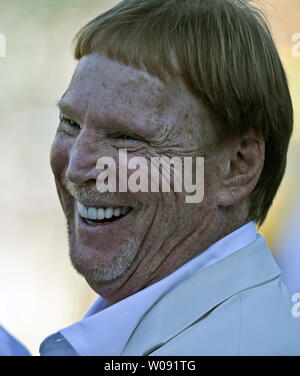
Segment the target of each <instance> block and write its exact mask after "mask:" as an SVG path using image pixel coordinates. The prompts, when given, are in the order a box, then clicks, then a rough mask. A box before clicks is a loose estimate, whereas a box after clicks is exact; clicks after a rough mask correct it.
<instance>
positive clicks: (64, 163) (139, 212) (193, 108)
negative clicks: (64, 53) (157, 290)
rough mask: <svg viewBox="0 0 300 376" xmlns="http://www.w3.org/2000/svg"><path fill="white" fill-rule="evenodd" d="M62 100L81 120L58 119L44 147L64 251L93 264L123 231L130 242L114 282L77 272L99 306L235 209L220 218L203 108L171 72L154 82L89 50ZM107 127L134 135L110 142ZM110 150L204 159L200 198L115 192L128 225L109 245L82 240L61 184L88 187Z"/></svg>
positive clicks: (174, 257)
mask: <svg viewBox="0 0 300 376" xmlns="http://www.w3.org/2000/svg"><path fill="white" fill-rule="evenodd" d="M62 101H63V102H64V103H65V104H67V105H68V106H69V107H71V108H72V119H71V120H73V121H75V122H77V123H79V124H80V125H81V130H78V129H76V128H74V129H71V128H70V127H69V128H66V127H65V126H63V125H62V124H60V126H59V128H58V131H57V135H56V137H55V140H54V142H53V146H52V151H51V166H52V170H53V173H54V175H55V179H56V185H57V190H58V195H59V198H60V201H61V204H62V207H63V210H64V213H65V215H66V217H67V219H68V224H69V226H68V227H69V237H70V244H71V250H70V252H72V253H73V254H75V255H76V256H78V257H79V258H80V259H81V260H82V263H85V264H86V265H93V266H95V265H96V264H97V263H99V262H100V263H104V264H105V263H106V262H108V261H110V260H112V259H113V258H114V257H116V256H117V255H118V252H120V251H119V250H120V247H121V245H122V242H123V241H125V239H126V236H127V235H128V234H127V233H129V232H130V234H133V236H134V240H135V242H136V243H137V244H138V246H139V252H138V254H137V255H136V257H135V261H134V263H133V264H132V265H131V267H130V268H129V269H128V270H126V272H125V273H124V274H123V275H122V276H120V277H119V278H117V279H116V280H113V281H109V282H105V281H103V282H99V281H97V282H95V281H93V280H89V279H88V278H87V276H85V277H86V280H87V282H88V283H89V284H90V286H91V287H92V288H93V289H94V290H95V291H96V292H97V293H98V294H100V295H101V296H102V297H103V298H104V299H105V300H106V301H107V302H108V303H109V304H114V303H116V302H118V301H120V300H122V299H124V298H126V297H127V296H129V295H132V294H134V293H135V292H137V291H139V290H141V289H143V288H145V287H146V286H149V285H150V284H152V283H154V282H156V281H158V280H160V279H162V278H164V277H165V276H167V275H168V274H170V273H172V272H173V271H174V270H175V269H177V268H178V267H180V266H181V265H183V264H185V263H186V262H188V261H189V260H190V259H192V258H193V257H195V256H196V255H198V254H199V253H201V252H203V251H204V250H205V249H206V248H207V247H208V246H210V245H211V244H213V243H214V242H215V241H217V240H218V239H220V238H221V237H223V236H224V235H226V234H227V233H229V232H231V231H232V230H233V229H235V228H237V227H239V226H240V225H241V224H242V223H243V221H244V220H245V215H246V214H247V211H245V210H244V209H245V208H244V206H242V207H239V208H237V210H238V211H237V212H234V211H233V212H232V213H231V214H229V209H228V208H223V207H221V206H220V205H219V204H218V199H217V197H218V194H219V191H220V189H221V188H220V187H221V186H222V184H221V179H222V173H220V171H222V169H223V167H222V166H223V163H225V162H224V161H225V158H224V153H223V154H222V153H221V151H220V150H215V151H214V153H211V152H208V144H209V142H208V136H207V135H208V134H209V133H211V127H212V125H211V123H210V122H209V120H208V119H209V117H208V116H207V111H206V109H205V107H204V106H203V104H202V103H201V102H200V101H199V99H197V98H196V97H195V96H193V95H192V94H191V93H190V92H189V91H188V89H187V88H186V87H185V86H184V84H183V82H182V80H181V79H180V77H177V78H176V79H174V78H172V79H171V78H170V79H169V80H168V83H167V84H163V83H162V82H160V80H159V79H157V78H155V77H152V76H150V75H149V74H148V73H146V72H144V71H140V70H137V69H135V68H133V67H130V66H125V65H122V64H120V63H118V62H116V61H112V60H110V59H108V58H107V57H106V56H104V55H89V56H86V57H83V58H82V59H81V60H80V62H79V64H78V66H77V69H76V71H75V74H74V76H73V78H72V81H71V83H70V86H69V88H68V89H67V91H66V93H65V94H64V96H63V98H62ZM69 117H70V116H69ZM115 119H117V120H120V121H122V122H125V123H127V124H129V127H130V129H127V128H123V127H122V126H120V124H118V123H117V122H115ZM115 132H121V133H122V132H123V133H126V134H134V135H137V136H138V137H140V139H139V138H138V139H137V140H122V139H117V138H114V137H113V134H114V133H115ZM120 148H126V149H128V159H130V158H132V157H134V156H141V157H144V158H146V159H147V160H148V161H149V163H150V158H151V157H162V156H168V157H170V158H172V157H175V156H177V157H185V156H190V157H192V156H194V157H195V156H204V155H205V156H206V157H207V159H206V160H205V194H204V200H203V202H202V203H199V204H186V203H185V195H186V194H185V193H184V192H183V193H175V192H170V193H151V192H149V193H136V194H134V193H131V192H128V193H123V194H122V195H123V199H124V200H125V201H124V202H126V199H128V200H129V199H130V200H131V199H132V200H134V201H135V202H138V205H137V207H136V208H135V209H134V210H135V214H134V215H135V217H134V220H133V223H132V224H131V225H130V228H128V229H127V231H125V232H124V233H122V232H121V233H118V234H115V236H114V237H113V238H112V240H111V238H110V241H109V244H106V241H105V239H95V238H88V237H86V238H84V239H83V237H80V236H79V235H78V232H77V226H76V220H75V216H74V198H73V197H72V196H71V195H70V194H69V192H68V191H67V190H66V188H65V186H64V183H63V181H64V179H66V180H69V181H70V182H72V183H73V184H76V185H78V186H79V185H80V186H82V185H85V184H94V185H95V184H96V179H97V176H98V174H99V171H97V170H96V168H95V167H96V162H97V160H98V159H99V158H100V157H102V156H110V157H113V158H115V159H117V158H118V150H119V149H120ZM100 196H101V195H100V194H99V197H100ZM237 213H239V215H237Z"/></svg>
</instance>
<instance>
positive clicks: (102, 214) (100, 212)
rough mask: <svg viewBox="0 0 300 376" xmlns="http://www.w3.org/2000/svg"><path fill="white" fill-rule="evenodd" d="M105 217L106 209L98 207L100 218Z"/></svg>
mask: <svg viewBox="0 0 300 376" xmlns="http://www.w3.org/2000/svg"><path fill="white" fill-rule="evenodd" d="M104 218H105V211H104V209H102V208H100V209H98V219H99V220H100V219H104Z"/></svg>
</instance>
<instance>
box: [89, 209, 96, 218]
mask: <svg viewBox="0 0 300 376" xmlns="http://www.w3.org/2000/svg"><path fill="white" fill-rule="evenodd" d="M87 217H88V219H97V217H98V214H97V209H96V208H88V216H87Z"/></svg>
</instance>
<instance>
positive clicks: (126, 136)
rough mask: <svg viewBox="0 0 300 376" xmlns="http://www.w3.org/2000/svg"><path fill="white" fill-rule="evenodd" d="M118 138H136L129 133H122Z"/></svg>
mask: <svg viewBox="0 0 300 376" xmlns="http://www.w3.org/2000/svg"><path fill="white" fill-rule="evenodd" d="M118 138H120V139H122V140H135V138H134V137H132V136H130V135H129V134H122V135H121V136H119V137H118Z"/></svg>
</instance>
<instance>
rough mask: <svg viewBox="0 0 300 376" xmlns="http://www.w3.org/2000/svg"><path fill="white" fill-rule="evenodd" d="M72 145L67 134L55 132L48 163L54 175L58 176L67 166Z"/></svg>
mask: <svg viewBox="0 0 300 376" xmlns="http://www.w3.org/2000/svg"><path fill="white" fill-rule="evenodd" d="M72 145H73V140H72V139H71V138H70V137H69V136H67V135H65V134H63V133H62V132H59V131H58V132H57V134H56V136H55V138H54V141H53V143H52V147H51V153H50V164H51V168H52V172H53V174H54V175H55V176H56V177H60V176H61V174H62V172H63V171H64V170H65V169H66V168H67V166H68V163H69V155H70V150H71V148H72Z"/></svg>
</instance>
